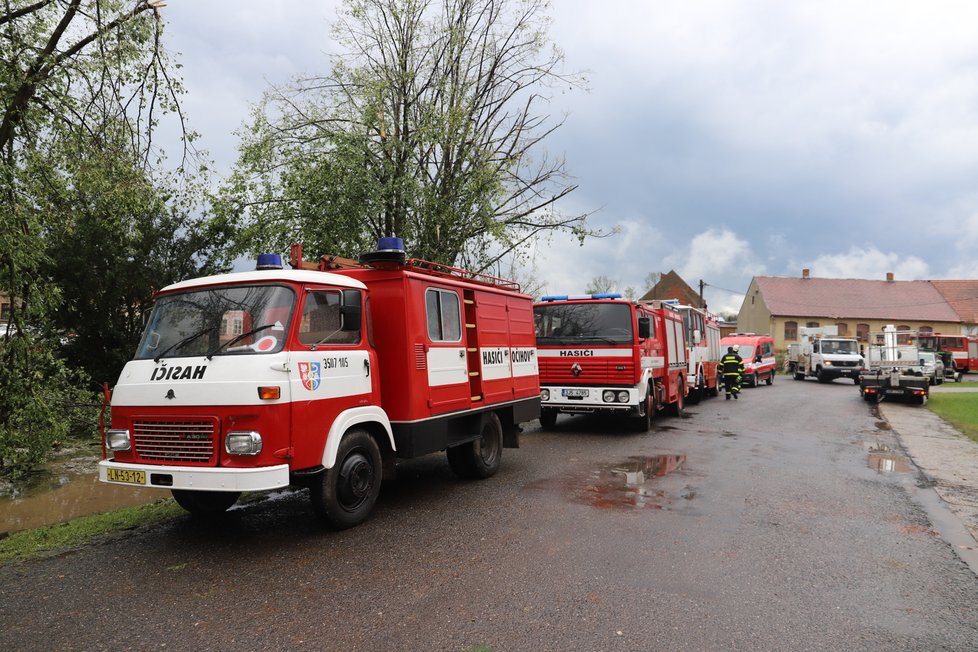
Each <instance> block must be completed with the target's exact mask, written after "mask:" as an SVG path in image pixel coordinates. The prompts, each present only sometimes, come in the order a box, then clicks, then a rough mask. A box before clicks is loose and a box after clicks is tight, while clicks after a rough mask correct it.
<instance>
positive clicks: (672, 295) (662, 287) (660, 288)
mask: <svg viewBox="0 0 978 652" xmlns="http://www.w3.org/2000/svg"><path fill="white" fill-rule="evenodd" d="M653 299H661V300H668V299H678V300H679V303H681V304H683V305H687V306H695V307H697V308H703V307H705V304H704V302H703V300H702V299H700V295H699V294H697V293H696V290H694V289H693V288H691V287H689V284H688V283H686V281H684V280H683V277H681V276H680V275H679V274H677V273H676V272H675V270H671V269H670V270H669V272H668V273H667V274H663V275H662V276H660V277H659V282H658V283H656V284H655V285H653V286H652V289H650V290H649V291H648V292H646V293H645V294H643V295H642V298H641V300H642V301H651V300H653Z"/></svg>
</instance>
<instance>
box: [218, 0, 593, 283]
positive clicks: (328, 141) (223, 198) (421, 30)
mask: <svg viewBox="0 0 978 652" xmlns="http://www.w3.org/2000/svg"><path fill="white" fill-rule="evenodd" d="M547 9H548V5H547V3H546V2H545V0H345V2H344V4H343V7H342V10H341V12H340V15H339V19H338V21H337V22H336V24H335V26H334V34H335V38H336V40H337V42H338V43H339V44H340V45H341V46H342V47H343V48H344V52H343V54H341V55H339V56H338V57H336V58H335V59H334V61H333V63H332V67H331V71H330V73H329V74H327V75H326V76H322V77H307V78H300V79H297V80H295V81H294V82H293V83H292V84H290V85H289V86H287V87H285V88H282V89H275V90H273V91H271V92H269V93H267V94H266V97H265V99H264V101H263V103H262V104H261V105H260V106H259V107H258V108H257V109H256V111H255V113H254V116H253V123H252V125H251V127H250V129H249V130H248V131H247V132H246V133H245V134H244V139H243V144H242V146H241V154H240V158H239V161H238V164H237V167H236V170H235V173H234V174H233V175H232V178H231V179H230V181H229V183H228V184H227V186H226V187H225V188H224V189H223V190H222V192H221V194H220V196H219V197H217V198H215V206H216V207H217V209H218V212H219V213H220V214H221V219H222V220H224V221H226V222H227V223H228V224H230V225H232V226H234V227H235V228H237V229H239V230H240V233H239V237H238V242H239V245H240V248H241V250H242V251H251V252H257V251H260V250H279V251H284V250H285V249H286V248H287V246H288V244H289V243H290V242H293V241H297V240H302V241H304V242H305V244H306V249H307V250H310V251H312V250H314V251H319V252H336V253H345V254H347V255H355V254H356V253H359V252H362V251H365V250H369V249H371V248H372V247H373V243H374V242H375V240H376V238H377V237H380V236H392V235H396V236H400V237H402V238H404V239H405V241H406V242H407V244H408V247H409V249H410V250H411V253H412V255H414V256H417V257H421V258H425V259H428V260H432V261H435V262H439V263H445V264H464V265H466V266H468V267H471V268H473V269H477V270H485V269H490V268H492V267H493V266H494V264H495V263H496V262H497V261H498V260H499V259H500V258H502V257H503V256H505V255H507V254H509V253H511V252H514V251H518V250H520V248H521V247H522V246H523V245H525V244H526V243H527V242H529V241H531V240H532V239H533V238H535V237H537V236H539V235H541V234H543V235H545V234H547V233H552V232H554V231H557V230H563V231H569V232H571V233H573V234H574V235H576V236H577V237H578V238H581V239H583V238H585V237H587V236H589V235H600V233H599V232H596V231H592V230H590V229H589V228H588V227H587V225H586V218H587V214H564V213H563V212H562V211H561V210H559V209H558V207H557V202H558V201H559V200H560V199H561V198H563V197H566V196H567V195H568V194H569V193H571V192H572V191H573V190H574V189H575V188H576V186H575V185H574V184H572V183H570V181H569V178H568V175H567V173H566V170H565V166H564V161H563V159H562V158H559V157H550V156H548V155H547V154H546V153H545V152H543V151H542V145H543V143H544V141H545V140H546V138H547V137H548V136H549V135H550V134H552V133H553V132H554V131H555V130H556V129H558V128H559V127H560V126H561V124H562V123H563V119H558V120H552V119H551V116H549V115H547V114H546V109H545V105H546V103H547V101H548V100H549V99H550V95H549V93H551V92H553V90H554V89H555V88H557V87H560V88H561V89H566V88H568V87H570V88H576V87H581V86H583V81H584V80H583V78H582V77H581V76H580V75H576V74H564V73H563V72H562V71H561V65H562V63H563V55H562V53H561V52H560V51H559V50H558V49H556V48H555V47H553V46H552V45H551V44H550V42H549V41H548V38H547V33H546V27H547V24H548V22H549V21H548V18H547V16H546V11H547Z"/></svg>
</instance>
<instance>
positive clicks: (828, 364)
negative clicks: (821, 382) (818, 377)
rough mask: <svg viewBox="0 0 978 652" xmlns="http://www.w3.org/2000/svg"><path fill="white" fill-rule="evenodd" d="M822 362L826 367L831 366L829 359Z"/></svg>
mask: <svg viewBox="0 0 978 652" xmlns="http://www.w3.org/2000/svg"><path fill="white" fill-rule="evenodd" d="M822 364H824V365H825V366H826V367H831V366H832V361H831V360H825V361H824V362H823V363H822Z"/></svg>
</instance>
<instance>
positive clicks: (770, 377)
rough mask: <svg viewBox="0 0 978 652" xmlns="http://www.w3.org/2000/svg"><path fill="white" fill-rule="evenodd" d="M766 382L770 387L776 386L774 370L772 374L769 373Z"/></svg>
mask: <svg viewBox="0 0 978 652" xmlns="http://www.w3.org/2000/svg"><path fill="white" fill-rule="evenodd" d="M764 382H766V383H767V385H768V387H770V386H771V385H773V384H774V370H773V369H772V370H771V373H769V374H768V375H767V378H766V379H765V380H764Z"/></svg>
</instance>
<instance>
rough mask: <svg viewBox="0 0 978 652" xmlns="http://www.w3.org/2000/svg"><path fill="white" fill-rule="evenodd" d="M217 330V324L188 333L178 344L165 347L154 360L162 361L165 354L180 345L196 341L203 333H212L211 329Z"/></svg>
mask: <svg viewBox="0 0 978 652" xmlns="http://www.w3.org/2000/svg"><path fill="white" fill-rule="evenodd" d="M216 330H217V327H216V326H208V327H207V328H203V329H201V330H199V331H197V332H196V333H194V334H193V335H188V336H187V337H185V338H183V339H182V340H180V341H179V342H177V343H176V344H171V345H170V346H168V347H166V348H165V349H163V351H161V352H160V354H159V355H158V356H156V357H155V358H153V362H159V361H160V358H162V357H163V356H165V355H166V354H167V353H169V352H170V351H172V350H173V349H175V348H177V347H178V346H183V345H184V344H189V343H190V342H192V341H194V340H195V339H197V338H198V337H200V336H201V335H204V334H206V333H210V332H211V331H216Z"/></svg>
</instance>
